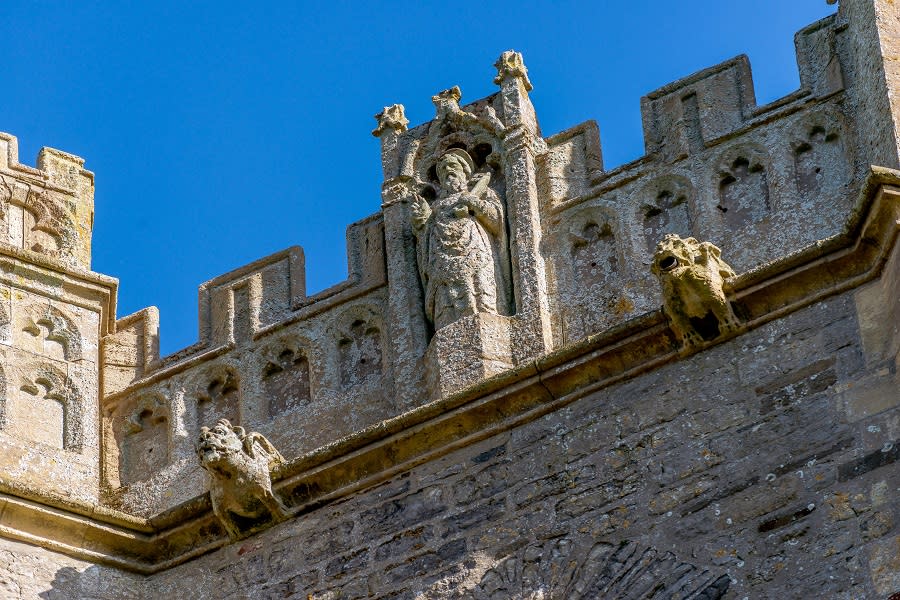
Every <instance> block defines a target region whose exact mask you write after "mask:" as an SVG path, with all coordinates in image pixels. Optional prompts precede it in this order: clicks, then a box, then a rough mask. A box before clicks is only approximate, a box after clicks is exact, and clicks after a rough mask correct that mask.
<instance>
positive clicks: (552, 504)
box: [146, 278, 900, 599]
mask: <svg viewBox="0 0 900 600" xmlns="http://www.w3.org/2000/svg"><path fill="white" fill-rule="evenodd" d="M894 279H896V278H894ZM887 287H889V288H891V289H886V288H885V285H884V284H883V283H882V282H876V283H874V284H871V285H870V286H869V288H866V289H865V290H861V291H860V292H858V293H856V294H853V293H848V294H844V295H842V296H840V297H835V298H832V299H830V300H828V301H825V302H821V303H818V304H815V305H813V306H810V307H808V308H806V309H804V310H802V311H800V312H798V313H795V314H793V315H791V316H789V317H787V318H785V319H783V320H779V321H776V322H773V323H770V324H768V325H766V326H764V327H762V328H760V329H757V330H755V331H753V332H750V333H748V334H746V335H743V336H740V337H738V338H736V339H733V340H731V341H729V342H727V343H724V344H721V345H719V346H717V347H715V348H712V349H710V350H708V351H705V352H702V353H700V354H697V355H695V356H693V357H691V358H690V359H689V360H685V361H680V362H676V363H672V364H669V365H667V366H665V367H663V368H661V369H659V370H657V371H655V372H653V373H649V374H647V375H645V376H643V377H640V378H637V379H634V380H632V381H629V382H627V383H624V384H620V385H617V386H614V387H611V388H608V389H605V390H602V391H600V392H597V393H594V394H591V395H589V396H587V397H585V398H583V399H581V400H578V401H577V402H575V403H573V404H572V405H570V406H569V407H567V408H566V409H564V410H561V411H559V412H556V413H553V414H549V415H547V416H545V417H543V418H541V419H539V420H537V421H534V422H532V423H530V424H528V425H526V426H524V427H521V428H518V429H515V430H512V431H509V432H506V433H504V434H502V435H498V436H495V437H492V438H490V439H487V440H484V441H482V442H480V443H478V444H475V445H473V446H471V447H467V448H465V449H462V450H459V451H457V452H454V453H451V454H448V455H447V456H444V457H443V458H441V459H440V460H437V461H434V462H431V463H428V464H425V465H422V466H420V467H418V468H416V469H413V470H412V471H410V472H407V473H403V474H401V475H398V476H397V477H394V478H393V479H392V480H390V481H389V482H387V483H384V484H382V485H379V486H377V487H375V488H373V489H369V490H366V491H364V492H362V493H359V494H357V495H355V496H353V497H351V498H349V499H347V500H344V501H341V502H338V503H335V504H331V505H328V506H325V507H323V508H321V509H319V510H316V511H314V512H311V513H309V514H306V515H303V516H301V517H300V518H298V519H296V520H295V521H293V522H291V523H286V524H283V525H280V526H277V527H275V528H273V529H272V530H270V531H268V532H266V533H264V534H262V535H260V536H257V537H254V538H251V539H249V540H245V541H244V542H242V543H238V544H234V545H232V546H229V547H227V548H224V549H222V550H219V551H217V552H216V553H213V554H210V555H207V556H204V557H202V558H200V559H198V560H196V561H192V562H190V563H188V564H185V565H182V566H179V567H176V568H174V569H171V570H169V571H166V572H164V573H160V574H158V575H155V576H152V577H151V578H150V579H149V580H148V581H147V584H146V589H147V590H148V593H149V595H148V596H147V597H195V598H221V599H226V598H228V599H237V598H255V599H261V598H287V597H298V598H306V597H307V594H311V595H312V597H313V598H317V599H318V598H362V597H370V596H374V597H384V598H414V597H425V598H452V597H474V598H529V597H537V596H534V595H532V594H533V593H536V592H537V591H538V590H539V589H542V590H544V591H545V592H546V593H547V596H546V597H548V598H576V597H580V596H579V595H578V594H577V593H576V592H575V590H574V588H573V586H572V584H571V583H570V578H572V577H573V573H575V578H576V579H577V578H578V577H581V580H582V581H589V580H591V578H592V577H597V576H599V575H600V574H601V573H603V572H604V571H603V569H604V568H606V567H605V565H607V564H608V563H607V562H604V560H601V559H597V560H596V561H591V560H590V559H589V558H588V550H589V549H590V548H592V547H593V546H594V545H595V544H598V543H599V544H610V545H612V546H613V547H617V546H618V544H619V543H621V542H623V541H628V542H632V543H633V544H634V546H635V547H636V548H637V549H638V551H639V552H641V551H645V550H650V551H651V552H656V557H657V558H656V562H653V563H652V564H651V567H652V568H650V567H648V568H647V569H645V571H644V572H639V573H637V575H636V576H637V577H640V576H644V577H646V582H647V583H648V585H649V584H653V585H656V584H658V583H660V582H663V581H665V580H666V577H668V576H672V574H673V573H674V572H675V571H676V569H675V566H676V564H682V563H687V564H690V565H692V566H693V567H694V571H692V573H693V575H694V576H695V577H697V576H698V574H699V573H702V572H703V571H708V572H709V575H708V576H703V577H699V579H700V580H701V581H707V582H714V581H716V580H717V579H718V578H719V577H720V576H722V575H725V576H726V577H727V581H728V590H729V591H728V593H727V595H726V596H725V597H727V598H795V597H801V596H803V595H804V594H813V595H814V597H820V598H847V599H850V598H886V597H887V596H888V595H889V594H891V593H893V592H897V591H900V563H898V561H900V553H898V544H900V535H898V530H897V527H896V522H897V520H898V518H900V512H898V510H900V500H898V498H900V495H898V494H897V492H898V490H900V471H898V469H897V468H896V463H894V461H895V459H896V458H897V457H898V450H897V448H898V446H895V445H894V444H900V400H898V398H897V395H896V393H895V390H896V387H895V386H896V380H895V374H894V372H895V369H893V368H892V367H891V368H889V367H888V366H886V364H891V365H892V364H893V361H894V359H893V358H890V357H895V356H896V339H894V340H893V341H892V342H891V344H893V346H892V347H891V348H885V347H884V345H883V344H880V342H885V341H886V340H887V339H888V337H889V336H886V335H884V334H876V333H873V332H872V331H870V332H869V334H871V335H874V336H875V337H876V338H878V339H874V338H872V339H863V340H861V338H860V327H859V324H858V321H857V317H856V304H857V303H859V302H864V301H861V300H860V298H861V297H863V296H871V297H872V298H874V297H875V296H879V297H880V300H881V301H882V302H883V301H884V300H886V299H888V298H890V299H891V300H890V311H891V313H895V312H896V311H897V306H898V303H897V301H896V298H897V295H896V294H895V292H896V291H897V290H896V289H895V288H896V281H894V282H892V283H891V284H890V285H889V286H887ZM888 293H890V294H894V295H893V296H890V295H888ZM882 306H883V307H887V306H888V303H887V302H883V304H882ZM884 316H886V315H885V314H882V315H879V317H880V320H882V321H883V317H884ZM879 317H876V316H875V315H871V316H869V317H867V319H872V320H879ZM869 334H867V335H869ZM871 335H870V337H871ZM872 345H875V346H879V345H880V347H879V349H878V350H870V349H867V346H872ZM884 350H887V353H885V352H884ZM887 390H891V391H892V392H894V393H890V394H887V393H884V392H886V391H887ZM627 548H628V549H629V550H631V547H630V546H629V547H627ZM666 553H673V554H674V556H675V557H676V559H677V562H676V561H667V560H664V559H662V558H661V557H662V556H663V555H665V554H666ZM602 557H606V555H605V554H604V555H602ZM602 557H601V558H602ZM635 558H636V557H635ZM573 561H574V563H573ZM630 566H631V563H630V562H629V563H627V564H626V565H625V566H623V567H621V570H626V569H627V568H628V567H630ZM685 569H686V567H685ZM576 571H577V573H576ZM613 571H614V574H616V575H619V574H620V573H618V572H617V571H615V569H613ZM675 579H676V580H677V577H675ZM629 581H632V585H636V584H634V583H633V580H629ZM720 585H723V584H722V583H721V582H720ZM622 588H627V589H628V590H630V591H631V592H632V593H633V592H634V591H635V589H636V588H635V587H628V586H627V585H622ZM801 590H805V591H801ZM620 591H621V590H620ZM584 597H588V598H599V597H610V598H619V597H626V596H625V595H614V594H611V595H609V596H602V595H600V594H596V595H591V594H590V593H588V594H587V595H586V596H584ZM627 597H632V596H627ZM660 597H664V596H660ZM709 597H718V596H715V595H712V596H709ZM807 597H809V596H807Z"/></svg>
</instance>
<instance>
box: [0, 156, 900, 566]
mask: <svg viewBox="0 0 900 600" xmlns="http://www.w3.org/2000/svg"><path fill="white" fill-rule="evenodd" d="M898 232H900V172H898V171H893V170H889V169H881V168H877V167H876V168H873V169H872V170H871V172H870V174H869V177H868V180H867V182H866V184H865V186H864V188H863V191H862V193H861V195H860V200H859V202H858V203H857V207H856V209H855V210H854V211H853V213H852V214H851V215H850V217H849V219H848V221H847V226H846V228H845V230H844V233H842V234H840V235H838V236H835V237H833V238H830V239H828V240H823V241H821V242H817V243H816V244H814V245H811V246H809V247H807V248H805V249H803V250H800V251H798V252H796V253H793V254H791V255H789V256H786V257H784V258H782V259H780V260H777V261H774V262H772V263H769V264H767V265H765V266H763V267H760V268H758V269H755V270H753V271H750V272H747V273H743V274H741V275H739V276H737V277H734V278H732V279H730V280H729V281H728V288H727V289H728V292H729V299H730V300H731V302H732V303H733V305H734V307H735V312H736V313H737V314H738V315H740V316H742V321H741V325H740V327H739V328H738V330H737V331H735V332H734V333H733V334H731V335H729V336H728V337H723V338H719V339H716V340H714V341H713V342H709V343H708V344H706V346H709V345H713V344H718V343H720V342H721V341H723V340H725V339H729V338H730V337H734V336H737V335H741V334H742V333H744V332H746V331H748V330H750V329H753V328H756V327H758V326H760V325H762V324H764V323H766V322H769V321H772V320H774V319H778V318H781V317H783V316H785V315H787V314H789V313H791V312H794V311H797V310H800V309H802V308H804V307H806V306H808V305H810V304H812V303H814V302H817V301H820V300H822V299H824V298H827V297H829V296H832V295H835V294H839V293H842V292H845V291H847V290H850V289H853V288H855V287H858V286H860V285H862V284H864V283H866V282H868V281H871V280H873V279H875V278H877V277H878V276H879V275H880V274H881V272H882V270H883V269H884V267H885V264H886V262H887V260H888V258H889V256H890V255H891V252H892V250H893V248H894V247H895V244H896V242H897V234H898ZM725 252H726V254H727V247H726V248H725ZM706 346H703V347H706ZM699 350H702V347H701V348H699ZM682 356H683V353H682V349H681V347H680V346H679V344H678V343H677V341H676V339H675V336H674V335H673V333H672V331H671V329H670V327H669V326H668V324H667V322H666V319H665V316H664V315H663V313H662V312H661V311H659V310H657V311H653V312H651V313H646V314H644V315H642V316H639V317H637V318H635V319H632V320H630V321H628V322H626V323H623V324H621V325H619V326H617V327H614V328H612V329H610V330H607V331H605V332H602V333H599V334H596V335H592V336H589V337H587V338H585V339H583V340H581V341H579V342H578V343H576V344H573V345H570V346H567V347H565V348H561V349H560V350H557V351H555V352H553V353H551V354H548V355H546V356H543V357H541V358H538V359H536V360H533V361H530V362H528V363H527V364H525V365H523V366H520V367H518V368H516V369H514V370H511V371H509V372H506V373H503V374H501V375H499V376H497V377H494V378H491V379H489V380H486V381H484V382H482V383H480V384H478V385H476V386H473V387H471V388H468V389H466V390H464V391H462V392H460V393H458V394H455V395H453V396H451V397H448V398H445V399H441V400H439V401H435V402H432V403H429V404H426V405H423V406H420V407H418V408H415V409H414V410H411V411H409V412H407V413H405V414H402V415H399V416H397V417H395V418H392V419H388V420H385V421H382V422H380V423H378V424H376V425H373V426H371V427H368V428H366V429H364V430H362V431H358V432H356V433H354V434H352V435H349V436H347V437H345V438H343V439H341V440H338V441H336V442H334V443H331V444H328V445H326V446H323V447H321V448H319V449H317V450H315V451H313V452H310V453H308V454H306V455H304V456H302V457H300V458H298V459H296V460H293V461H291V462H290V463H287V464H285V465H283V466H282V467H281V468H279V470H278V471H276V472H275V473H274V477H273V479H274V480H275V482H274V486H273V487H274V489H275V490H276V491H277V493H278V494H279V495H280V496H281V497H282V498H283V499H284V501H285V504H287V505H288V506H289V507H290V509H291V513H292V516H293V517H295V518H302V515H303V514H304V513H307V512H310V511H312V510H314V509H316V508H317V507H320V506H322V505H323V504H326V503H328V502H331V501H333V500H335V499H337V498H340V497H343V496H346V495H348V494H351V493H353V492H355V491H357V490H360V489H363V488H366V487H369V486H371V485H373V484H375V483H378V482H380V481H383V480H385V479H387V478H389V477H391V476H393V475H395V474H397V473H399V472H402V471H405V470H408V469H410V468H412V467H414V466H415V465H418V464H422V463H425V462H428V461H431V460H434V459H435V458H437V457H440V456H442V455H445V454H447V453H449V452H452V451H453V450H455V449H457V448H461V447H464V446H467V445H469V444H472V443H474V442H476V441H478V440H481V439H485V438H488V437H490V436H493V435H496V434H497V433H500V432H502V431H506V430H509V429H511V428H513V427H516V426H519V425H521V424H523V423H527V422H529V421H533V420H534V419H537V418H539V417H540V416H542V415H544V414H547V413H549V412H553V411H556V410H559V409H561V408H562V407H564V406H566V405H568V404H570V403H572V402H574V401H575V400H578V399H579V398H582V397H584V396H586V395H588V394H591V393H593V392H595V391H597V390H599V389H601V388H604V387H607V386H610V385H613V384H615V383H617V382H620V381H623V380H626V379H629V378H632V377H635V376H637V375H639V374H641V373H645V372H648V371H651V370H653V369H656V368H658V367H660V366H661V365H664V364H666V363H669V362H672V361H676V360H680V358H681V357H682ZM0 490H2V493H0V511H2V512H0V535H2V536H4V537H7V538H12V539H17V540H22V541H26V542H29V543H33V544H38V545H41V546H44V547H47V548H50V549H52V550H56V551H59V552H63V553H65V554H69V555H72V556H75V557H78V558H82V559H85V560H90V561H94V562H99V563H105V564H110V565H114V566H117V567H120V568H124V569H128V570H130V571H135V572H138V573H145V574H149V573H154V572H158V571H161V570H164V569H166V568H169V567H171V566H174V565H176V564H179V563H182V562H185V561H187V560H190V559H191V558H193V557H196V556H198V555H201V554H203V553H206V552H209V551H212V550H214V549H216V548H218V547H221V546H223V545H225V544H227V543H228V539H227V537H226V535H225V533H224V531H222V529H221V527H220V525H219V523H218V521H217V520H216V518H215V517H214V515H213V514H212V512H211V509H210V504H209V500H208V498H207V497H202V498H198V499H195V500H193V501H191V502H190V503H188V504H185V505H182V506H180V507H178V508H177V509H174V510H172V511H169V512H168V513H164V514H162V515H158V516H157V517H154V518H152V519H138V518H134V517H131V516H129V515H124V514H121V513H117V512H116V511H112V510H109V509H106V508H102V507H86V506H74V505H71V504H69V503H67V502H66V501H64V500H63V499H60V498H49V497H46V496H44V495H41V494H39V493H38V492H34V491H29V490H27V489H21V488H14V487H12V486H11V485H2V484H0Z"/></svg>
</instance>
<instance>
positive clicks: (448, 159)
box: [437, 148, 475, 191]
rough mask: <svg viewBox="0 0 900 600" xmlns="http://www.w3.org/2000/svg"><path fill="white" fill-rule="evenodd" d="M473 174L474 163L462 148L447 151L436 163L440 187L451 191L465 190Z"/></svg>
mask: <svg viewBox="0 0 900 600" xmlns="http://www.w3.org/2000/svg"><path fill="white" fill-rule="evenodd" d="M474 172H475V163H474V162H473V161H472V157H471V156H469V153H468V152H466V151H465V150H463V149H462V148H451V149H450V150H447V152H445V153H444V154H443V155H442V156H441V157H440V158H439V159H438V162H437V176H438V180H439V181H440V182H441V185H442V186H444V187H446V188H448V189H451V190H453V191H463V190H465V189H466V185H467V184H468V182H469V179H470V178H471V177H472V173H474Z"/></svg>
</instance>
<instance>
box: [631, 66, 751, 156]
mask: <svg viewBox="0 0 900 600" xmlns="http://www.w3.org/2000/svg"><path fill="white" fill-rule="evenodd" d="M755 107H756V97H755V94H754V90H753V78H752V76H751V74H750V61H749V59H748V58H747V57H746V56H745V55H741V56H737V57H735V58H733V59H731V60H728V61H725V62H723V63H720V64H718V65H716V66H713V67H710V68H708V69H704V70H703V71H700V72H699V73H695V74H693V75H691V76H689V77H686V78H684V79H680V80H678V81H675V82H673V83H670V84H668V85H666V86H663V87H661V88H659V89H658V90H655V91H653V92H651V93H649V94H647V95H646V96H644V97H643V98H642V99H641V115H642V121H643V125H644V145H645V148H646V151H647V153H648V154H657V155H659V156H660V157H661V158H662V160H664V161H666V162H672V161H675V160H678V159H680V158H684V157H686V156H688V155H689V154H691V153H694V152H698V151H700V150H701V149H702V148H703V147H704V146H705V145H707V144H709V143H711V142H713V141H714V140H716V139H718V138H721V137H724V136H726V135H728V134H729V133H730V132H732V131H734V130H735V129H738V128H740V127H741V126H742V125H743V123H744V120H745V119H746V118H747V117H748V116H749V115H750V113H751V112H752V110H753V109H754V108H755Z"/></svg>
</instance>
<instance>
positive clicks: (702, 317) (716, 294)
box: [651, 233, 738, 346]
mask: <svg viewBox="0 0 900 600" xmlns="http://www.w3.org/2000/svg"><path fill="white" fill-rule="evenodd" d="M651 269H652V271H653V274H654V275H656V277H657V279H659V282H660V285H661V286H662V293H663V310H664V311H665V313H666V316H667V317H668V318H669V322H670V323H671V326H672V331H673V332H674V333H675V335H676V336H677V337H678V338H679V340H680V341H681V342H682V344H684V345H685V346H695V345H698V344H701V343H703V342H704V341H709V340H711V339H714V338H716V337H718V336H720V335H723V334H726V333H729V332H731V331H734V329H735V328H737V326H738V320H737V318H736V317H735V314H734V311H733V309H732V308H731V304H730V303H729V302H728V299H727V298H726V297H725V291H724V289H723V288H724V283H725V279H727V278H728V277H733V276H734V271H733V270H732V269H731V267H730V266H728V265H727V264H726V263H725V261H723V260H722V258H721V251H720V250H719V249H718V248H717V247H716V246H714V245H712V244H711V243H709V242H698V241H697V240H696V239H694V238H692V237H689V238H687V239H682V238H681V237H680V236H678V235H675V234H671V233H670V234H667V235H666V236H665V237H664V238H663V239H662V241H661V242H659V244H657V246H656V253H655V254H654V255H653V266H652V267H651Z"/></svg>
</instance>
